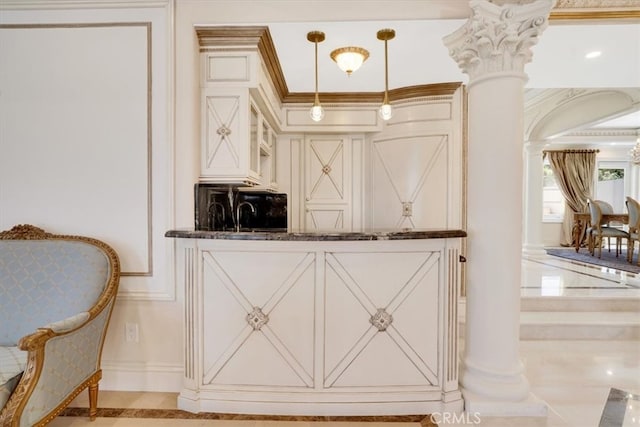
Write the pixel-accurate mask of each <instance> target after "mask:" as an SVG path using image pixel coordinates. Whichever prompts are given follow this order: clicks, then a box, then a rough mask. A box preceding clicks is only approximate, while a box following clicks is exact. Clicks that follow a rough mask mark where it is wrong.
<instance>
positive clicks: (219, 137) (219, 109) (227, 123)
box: [199, 32, 278, 190]
mask: <svg viewBox="0 0 640 427" xmlns="http://www.w3.org/2000/svg"><path fill="white" fill-rule="evenodd" d="M199 35H201V33H200V32H199ZM202 42H203V39H202V38H201V43H202ZM200 62H201V69H200V75H201V78H200V90H201V107H200V111H201V152H200V179H199V180H200V181H201V182H211V183H220V184H231V185H246V186H255V187H256V188H259V189H263V190H264V189H267V190H275V189H277V183H276V179H275V177H276V173H275V169H276V164H275V140H276V138H277V131H276V129H278V126H277V123H276V122H277V119H276V118H277V115H276V114H274V111H275V110H274V108H273V107H272V105H273V104H274V103H276V102H275V101H274V99H273V96H272V90H271V86H270V82H269V81H268V79H267V78H266V77H265V72H264V70H263V67H264V64H262V59H261V56H260V55H259V54H258V52H256V51H255V49H249V48H246V47H242V46H239V47H237V48H236V49H226V46H222V47H220V46H217V45H216V46H213V45H207V46H201V52H200Z"/></svg>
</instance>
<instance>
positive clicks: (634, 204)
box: [626, 197, 640, 266]
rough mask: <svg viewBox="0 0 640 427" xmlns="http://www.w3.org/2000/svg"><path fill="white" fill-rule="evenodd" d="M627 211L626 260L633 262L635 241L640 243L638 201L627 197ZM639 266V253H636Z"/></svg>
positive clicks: (639, 203) (639, 207)
mask: <svg viewBox="0 0 640 427" xmlns="http://www.w3.org/2000/svg"><path fill="white" fill-rule="evenodd" d="M626 204H627V211H628V212H629V238H628V243H627V261H629V262H630V263H632V264H633V252H634V251H635V246H636V242H638V243H640V202H638V201H637V200H635V199H632V198H631V197H627V201H626ZM638 265H639V266H640V253H639V254H638Z"/></svg>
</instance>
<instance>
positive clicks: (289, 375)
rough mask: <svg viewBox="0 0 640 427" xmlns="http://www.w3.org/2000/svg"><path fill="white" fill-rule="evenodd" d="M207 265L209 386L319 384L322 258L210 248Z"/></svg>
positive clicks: (206, 381)
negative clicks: (318, 264)
mask: <svg viewBox="0 0 640 427" xmlns="http://www.w3.org/2000/svg"><path fill="white" fill-rule="evenodd" d="M202 264H203V270H202V271H203V272H202V274H203V278H202V281H203V283H204V284H205V285H206V286H204V287H203V291H202V292H203V302H202V303H203V308H204V310H203V317H202V319H203V320H202V321H203V325H204V326H205V327H204V328H203V331H204V333H205V335H204V340H203V343H204V346H203V349H202V361H203V362H202V363H203V373H202V384H203V385H258V386H261V385H263V386H267V385H271V386H273V385H276V386H294V387H312V386H313V359H314V338H313V337H314V319H313V317H314V304H315V254H314V253H306V252H276V253H271V252H249V251H247V252H242V253H241V254H240V253H238V252H215V251H208V252H204V253H203V256H202ZM251 265H253V266H258V265H259V266H260V268H247V267H248V266H251ZM256 355H259V357H256Z"/></svg>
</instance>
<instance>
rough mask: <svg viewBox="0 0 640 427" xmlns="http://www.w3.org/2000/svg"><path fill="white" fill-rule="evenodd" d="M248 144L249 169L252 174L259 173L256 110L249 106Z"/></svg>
mask: <svg viewBox="0 0 640 427" xmlns="http://www.w3.org/2000/svg"><path fill="white" fill-rule="evenodd" d="M250 120H251V122H250V126H251V129H250V134H251V136H250V144H249V169H251V170H252V171H253V172H257V173H259V172H260V171H259V170H258V162H259V156H260V149H259V146H258V144H259V142H258V110H257V109H256V107H254V106H253V104H251V118H250Z"/></svg>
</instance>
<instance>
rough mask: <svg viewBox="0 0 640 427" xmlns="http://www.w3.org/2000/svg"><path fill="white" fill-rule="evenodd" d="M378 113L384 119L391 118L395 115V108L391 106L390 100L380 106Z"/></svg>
mask: <svg viewBox="0 0 640 427" xmlns="http://www.w3.org/2000/svg"><path fill="white" fill-rule="evenodd" d="M378 115H379V116H380V118H381V119H382V120H389V119H390V118H391V117H393V108H391V104H389V102H388V101H387V102H386V103H384V104H382V105H381V106H380V108H379V109H378Z"/></svg>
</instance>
